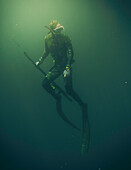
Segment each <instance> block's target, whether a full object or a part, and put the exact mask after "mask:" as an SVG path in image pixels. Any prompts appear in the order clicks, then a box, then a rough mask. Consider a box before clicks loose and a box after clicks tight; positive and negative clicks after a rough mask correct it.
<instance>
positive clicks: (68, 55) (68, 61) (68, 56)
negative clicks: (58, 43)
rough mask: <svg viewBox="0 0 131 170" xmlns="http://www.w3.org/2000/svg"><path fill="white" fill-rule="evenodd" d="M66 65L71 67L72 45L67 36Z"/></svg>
mask: <svg viewBox="0 0 131 170" xmlns="http://www.w3.org/2000/svg"><path fill="white" fill-rule="evenodd" d="M67 49H68V50H67V67H69V68H70V67H71V64H72V61H73V47H72V43H71V40H70V39H69V38H68V43H67Z"/></svg>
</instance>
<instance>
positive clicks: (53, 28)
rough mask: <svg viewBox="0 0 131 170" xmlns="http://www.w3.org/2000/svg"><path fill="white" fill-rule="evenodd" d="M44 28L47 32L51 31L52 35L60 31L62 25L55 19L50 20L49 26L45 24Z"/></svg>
mask: <svg viewBox="0 0 131 170" xmlns="http://www.w3.org/2000/svg"><path fill="white" fill-rule="evenodd" d="M45 28H47V29H49V30H50V32H49V33H52V34H53V35H55V34H56V33H60V32H61V31H62V30H63V29H64V27H63V26H62V25H60V24H59V23H58V21H56V20H53V21H51V23H50V24H49V26H45Z"/></svg>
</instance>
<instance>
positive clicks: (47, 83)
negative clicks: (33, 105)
mask: <svg viewBox="0 0 131 170" xmlns="http://www.w3.org/2000/svg"><path fill="white" fill-rule="evenodd" d="M48 85H49V80H48V79H47V78H45V79H44V80H43V81H42V87H44V88H47V87H48Z"/></svg>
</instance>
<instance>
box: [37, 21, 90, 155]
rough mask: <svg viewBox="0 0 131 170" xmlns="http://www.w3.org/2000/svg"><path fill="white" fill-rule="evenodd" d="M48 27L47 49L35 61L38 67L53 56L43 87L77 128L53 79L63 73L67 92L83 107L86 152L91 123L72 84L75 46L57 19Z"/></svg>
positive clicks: (82, 150)
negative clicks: (52, 64) (65, 111)
mask: <svg viewBox="0 0 131 170" xmlns="http://www.w3.org/2000/svg"><path fill="white" fill-rule="evenodd" d="M45 27H46V28H48V30H49V33H48V35H47V36H45V49H44V53H43V55H42V57H40V58H39V60H38V61H37V62H36V63H35V65H36V67H39V65H40V64H42V63H43V61H44V60H45V59H46V57H47V56H48V55H49V54H50V55H51V56H52V58H53V62H54V66H53V67H52V68H51V69H50V70H49V72H48V73H47V74H46V76H45V78H44V80H43V82H42V86H43V88H44V89H45V90H46V91H47V92H48V93H49V94H51V95H52V96H53V98H54V99H55V100H56V107H57V112H58V113H59V114H60V116H61V117H63V119H64V120H65V121H66V122H67V123H69V124H70V125H71V126H73V127H74V128H76V127H75V126H74V125H73V124H72V123H71V122H70V121H69V120H68V119H67V118H66V116H65V115H64V114H63V111H62V108H61V91H59V90H58V89H57V88H56V87H55V86H54V85H53V81H54V80H55V79H57V78H58V77H59V76H61V75H63V77H64V80H65V81H64V82H65V90H66V93H67V94H68V95H69V96H71V97H72V98H73V99H74V100H75V101H76V102H77V103H78V104H79V105H80V107H81V109H82V136H83V137H82V148H81V152H82V153H86V152H87V150H88V146H89V124H88V118H87V104H85V103H84V102H83V101H82V100H81V98H80V97H79V95H78V94H77V93H76V92H75V91H74V89H73V84H72V65H73V63H74V59H73V47H72V43H71V40H70V38H69V37H68V36H67V35H65V34H63V33H62V31H63V29H64V27H63V26H62V25H60V23H59V22H58V21H57V20H53V21H51V22H50V24H49V26H45ZM76 129H78V128H76Z"/></svg>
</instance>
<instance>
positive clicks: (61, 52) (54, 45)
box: [46, 33, 68, 65]
mask: <svg viewBox="0 0 131 170" xmlns="http://www.w3.org/2000/svg"><path fill="white" fill-rule="evenodd" d="M46 38H47V47H48V50H49V53H50V54H51V56H52V57H53V59H54V60H55V64H60V65H63V64H66V62H67V50H68V41H67V40H68V38H67V36H66V35H64V34H61V33H59V34H55V35H52V34H51V33H50V34H49V35H48V36H47V37H46Z"/></svg>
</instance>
